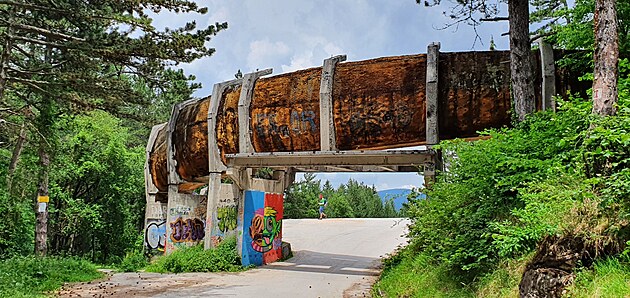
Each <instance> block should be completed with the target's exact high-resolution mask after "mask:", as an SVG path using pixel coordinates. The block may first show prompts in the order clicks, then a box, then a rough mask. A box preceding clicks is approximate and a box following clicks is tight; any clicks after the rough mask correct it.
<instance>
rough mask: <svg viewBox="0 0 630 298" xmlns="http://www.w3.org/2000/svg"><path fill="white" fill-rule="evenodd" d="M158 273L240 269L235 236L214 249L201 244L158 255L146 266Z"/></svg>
mask: <svg viewBox="0 0 630 298" xmlns="http://www.w3.org/2000/svg"><path fill="white" fill-rule="evenodd" d="M145 270H146V271H149V272H158V273H166V272H173V273H181V272H224V271H227V272H235V271H242V270H244V268H243V267H242V266H241V259H240V257H239V255H238V253H237V252H236V238H234V237H232V238H226V239H225V240H223V242H221V244H219V246H217V247H216V248H214V249H208V250H204V249H203V244H199V245H196V246H192V247H186V248H182V249H178V250H176V251H175V252H173V253H172V254H170V255H167V256H163V257H160V258H159V259H157V260H156V261H155V262H154V263H152V264H150V265H149V266H147V267H146V269H145Z"/></svg>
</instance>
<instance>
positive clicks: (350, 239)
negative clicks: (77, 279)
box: [59, 219, 409, 298]
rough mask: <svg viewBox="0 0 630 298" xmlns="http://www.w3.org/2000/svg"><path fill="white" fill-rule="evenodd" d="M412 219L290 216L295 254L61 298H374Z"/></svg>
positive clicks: (119, 280) (124, 279)
mask: <svg viewBox="0 0 630 298" xmlns="http://www.w3.org/2000/svg"><path fill="white" fill-rule="evenodd" d="M408 223H409V221H408V220H401V219H326V220H322V221H319V220H315V219H303V220H285V221H284V225H285V230H284V238H285V239H286V240H287V241H288V242H290V243H291V246H292V249H293V253H294V257H293V258H291V259H289V260H287V261H286V262H277V263H273V264H271V265H266V266H262V267H259V268H256V269H252V270H249V271H246V272H241V273H185V274H157V273H117V274H114V275H113V276H111V277H109V278H108V279H107V280H105V281H102V282H93V283H82V284H76V285H72V286H66V287H64V289H62V290H61V291H60V292H59V296H60V297H94V296H97V297H98V296H99V295H102V296H103V297H260V298H265V297H273V298H276V297H364V295H365V296H366V297H369V296H370V295H369V288H370V286H371V284H372V283H373V282H374V281H375V280H376V278H377V277H378V274H379V272H380V269H379V264H380V257H381V256H383V255H385V254H387V253H390V252H392V251H393V250H394V249H395V248H396V247H397V246H398V245H399V244H402V243H404V242H405V241H406V240H405V238H404V237H402V236H401V235H403V234H404V232H405V227H406V225H407V224H408Z"/></svg>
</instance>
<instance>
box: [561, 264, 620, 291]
mask: <svg viewBox="0 0 630 298" xmlns="http://www.w3.org/2000/svg"><path fill="white" fill-rule="evenodd" d="M567 297H574V298H580V297H585V298H586V297H589V298H590V297H630V264H628V263H627V262H622V261H620V260H619V259H616V258H609V259H606V260H600V261H597V262H595V264H594V266H593V268H592V269H583V270H581V271H578V273H577V274H576V278H575V281H574V283H573V285H571V286H570V287H569V289H568V294H567Z"/></svg>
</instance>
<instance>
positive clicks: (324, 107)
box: [319, 55, 346, 151]
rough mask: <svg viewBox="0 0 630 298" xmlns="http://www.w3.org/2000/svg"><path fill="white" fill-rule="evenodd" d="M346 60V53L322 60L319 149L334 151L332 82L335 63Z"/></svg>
mask: <svg viewBox="0 0 630 298" xmlns="http://www.w3.org/2000/svg"><path fill="white" fill-rule="evenodd" d="M343 61H346V55H340V56H335V57H331V58H328V59H326V60H324V66H323V67H322V78H321V84H320V87H319V135H320V148H321V149H320V150H321V151H336V150H337V139H336V136H335V134H336V132H335V121H334V119H333V98H332V95H333V82H334V78H335V67H336V66H337V63H339V62H343Z"/></svg>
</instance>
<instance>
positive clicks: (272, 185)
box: [145, 43, 588, 265]
mask: <svg viewBox="0 0 630 298" xmlns="http://www.w3.org/2000/svg"><path fill="white" fill-rule="evenodd" d="M535 53H536V55H535V57H536V63H535V73H537V74H538V75H537V77H536V79H535V82H534V84H535V88H536V92H537V98H536V101H537V108H538V109H539V110H540V109H554V106H555V103H554V102H553V100H552V96H554V95H556V94H561V95H564V94H567V92H569V91H570V92H583V91H584V90H586V89H587V88H588V86H587V85H586V83H583V82H579V81H578V80H577V76H576V75H575V74H572V73H571V72H570V71H569V70H567V69H561V68H556V67H555V66H554V64H555V63H554V61H555V60H557V59H558V58H560V57H562V56H563V55H564V52H562V51H554V50H553V49H551V47H550V46H549V45H546V44H541V45H540V50H539V51H536V52H535ZM345 60H346V57H345V56H336V57H331V58H329V59H326V60H325V61H324V63H323V66H322V67H316V68H310V69H305V70H299V71H295V72H290V73H285V74H281V75H277V76H271V77H267V76H268V75H270V74H271V72H272V71H271V70H270V69H266V70H261V71H256V72H253V73H249V74H245V75H244V76H243V78H240V79H235V80H232V81H227V82H223V83H218V84H215V85H214V88H213V92H212V95H211V96H209V97H206V98H203V99H195V100H190V101H186V102H183V103H180V104H178V105H176V106H175V107H174V108H173V113H172V116H171V118H170V120H169V122H168V123H164V124H161V125H157V126H155V127H153V129H152V132H151V135H150V138H149V142H148V144H147V155H146V156H147V162H146V166H145V179H146V194H147V195H146V199H147V209H146V214H145V227H146V238H145V244H146V248H147V250H148V251H150V252H152V253H158V254H162V253H169V252H172V251H173V250H175V249H177V248H178V247H182V246H189V245H193V244H196V243H199V242H201V241H203V242H204V244H205V247H206V248H209V247H213V246H215V245H217V244H218V243H220V242H221V241H222V240H223V239H225V237H229V236H234V237H237V244H238V251H239V254H241V256H242V260H243V263H244V264H246V265H247V264H257V265H260V264H265V263H270V262H273V261H275V260H277V259H279V258H282V256H283V254H286V253H287V252H288V250H289V247H288V245H287V244H286V243H285V244H283V242H282V219H283V193H284V190H285V189H286V188H287V187H288V186H289V185H290V184H291V183H292V182H293V180H294V177H295V173H296V172H305V171H317V172H326V171H329V172H340V171H349V172H417V171H421V172H423V174H424V176H425V180H426V181H432V179H433V177H434V173H435V168H436V167H438V168H439V166H440V157H439V154H438V152H436V151H434V150H433V149H432V148H431V145H434V144H436V143H437V142H438V141H439V140H443V139H453V138H472V139H474V138H476V137H478V131H481V130H484V129H487V128H495V127H503V126H508V125H509V124H510V120H511V115H510V109H511V102H510V64H509V62H510V54H509V52H508V51H486V52H458V53H440V52H439V43H433V44H431V45H429V46H428V51H427V54H417V55H408V56H397V57H384V58H377V59H371V60H365V61H356V62H344V61H345ZM418 145H427V147H426V149H424V150H397V151H387V150H383V149H390V148H400V147H409V146H418ZM261 167H267V168H271V169H272V175H271V179H258V178H253V173H254V171H255V169H257V168H261ZM202 186H207V188H203V189H204V190H203V191H202V192H199V191H194V190H196V189H199V188H200V187H202ZM283 252H284V253H283Z"/></svg>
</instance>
